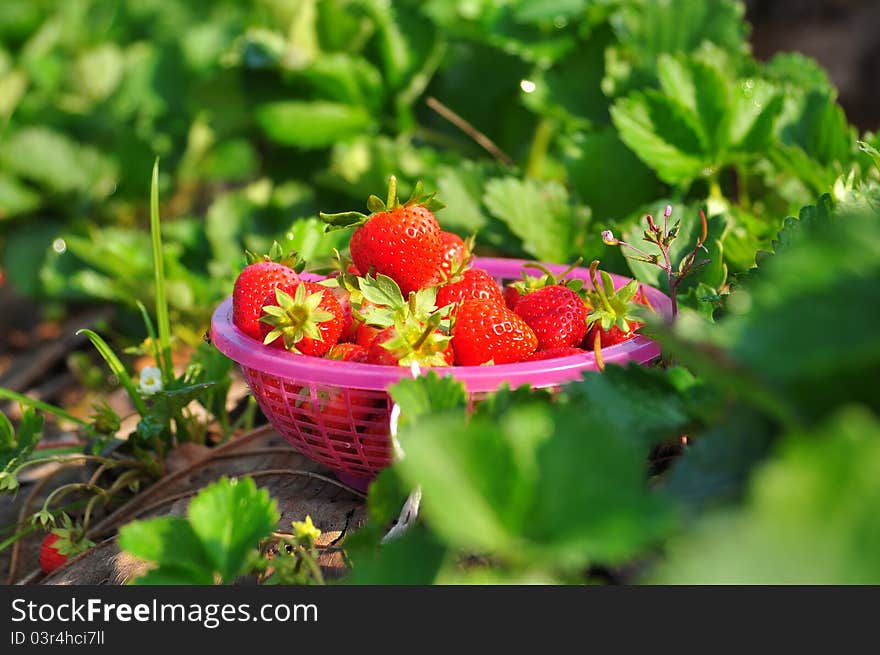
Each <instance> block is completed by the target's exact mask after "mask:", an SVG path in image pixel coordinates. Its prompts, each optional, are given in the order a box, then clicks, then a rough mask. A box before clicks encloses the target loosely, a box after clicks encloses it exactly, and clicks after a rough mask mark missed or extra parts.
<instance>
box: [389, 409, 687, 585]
mask: <svg viewBox="0 0 880 655" xmlns="http://www.w3.org/2000/svg"><path fill="white" fill-rule="evenodd" d="M550 407H551V406H550V405H547V404H544V403H541V402H536V401H533V402H531V403H528V404H525V405H518V406H517V405H513V406H511V407H510V408H509V409H508V410H507V411H506V413H505V414H504V415H503V416H501V417H500V418H498V419H492V418H490V417H488V416H486V415H485V414H482V415H480V414H478V415H477V416H475V417H473V418H472V419H471V420H470V421H469V422H465V421H464V417H463V416H451V415H445V416H444V415H434V416H430V417H423V419H422V420H421V421H420V422H419V424H418V426H407V427H404V428H403V429H402V430H401V434H400V441H401V445H402V447H403V449H404V451H405V452H406V457H404V458H403V459H402V460H401V461H400V462H399V463H398V464H397V465H396V466H397V467H398V469H399V470H400V472H401V474H402V476H403V478H404V479H405V480H406V481H407V482H409V483H410V484H412V485H416V484H419V485H421V487H422V490H423V498H422V508H423V511H424V516H425V517H426V520H428V521H429V523H430V525H431V527H432V528H433V529H434V530H436V531H437V532H438V534H440V535H441V536H442V537H443V538H444V539H445V540H447V542H449V543H450V544H452V545H454V546H457V547H460V548H463V549H466V550H476V551H478V552H485V551H488V552H492V553H495V554H496V555H498V556H500V557H502V558H503V559H505V560H507V561H509V562H520V563H522V562H527V561H530V560H533V558H539V559H543V560H544V561H548V562H553V565H554V566H555V567H558V568H559V569H561V570H577V569H578V568H580V567H582V566H584V565H586V564H587V563H590V562H593V563H596V562H618V561H621V560H622V559H623V558H626V557H629V556H632V555H633V554H635V553H637V552H639V551H640V550H642V549H643V548H645V547H646V546H647V545H648V544H650V543H652V542H653V541H655V540H656V539H657V538H659V536H660V535H662V534H663V533H664V532H665V531H666V530H667V529H669V527H670V526H671V525H672V523H671V521H672V514H671V510H670V508H669V507H668V506H667V505H666V503H665V501H663V500H662V499H661V498H660V497H657V496H654V495H652V494H650V493H649V492H648V491H647V488H646V484H645V479H644V470H643V460H644V456H645V453H644V452H643V451H642V450H641V448H640V447H639V446H637V445H636V444H635V443H634V442H633V440H631V439H629V438H626V437H625V436H624V435H622V434H619V433H617V432H616V431H615V430H613V429H612V428H610V427H607V426H604V425H603V424H602V423H600V422H597V421H593V420H590V419H587V420H586V421H585V420H584V417H583V415H582V413H581V412H580V411H578V410H577V409H576V408H574V407H561V408H558V409H556V410H554V411H553V413H552V415H551V413H550ZM611 498H613V499H614V501H613V502H611V501H610V499H611Z"/></svg>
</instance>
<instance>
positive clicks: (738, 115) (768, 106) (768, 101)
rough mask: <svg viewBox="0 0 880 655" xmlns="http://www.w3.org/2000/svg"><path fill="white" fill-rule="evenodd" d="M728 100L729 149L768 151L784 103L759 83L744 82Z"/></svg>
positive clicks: (768, 88)
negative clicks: (729, 113)
mask: <svg viewBox="0 0 880 655" xmlns="http://www.w3.org/2000/svg"><path fill="white" fill-rule="evenodd" d="M731 97H732V102H733V106H732V108H731V112H732V120H731V125H730V137H729V138H730V144H731V149H732V150H734V151H739V152H759V151H761V150H762V149H763V148H767V147H769V146H770V144H771V143H772V141H773V138H774V133H775V129H776V121H777V119H778V117H779V115H780V113H781V112H782V107H783V102H784V99H783V96H782V94H780V93H779V90H778V89H777V88H776V87H774V86H773V85H771V84H769V83H767V82H765V81H763V80H761V79H746V80H742V81H740V83H739V84H737V85H736V86H735V87H734V88H733V90H732V93H731Z"/></svg>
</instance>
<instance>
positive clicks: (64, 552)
mask: <svg viewBox="0 0 880 655" xmlns="http://www.w3.org/2000/svg"><path fill="white" fill-rule="evenodd" d="M61 519H62V525H63V527H60V528H55V529H53V530H52V531H51V532H50V533H49V534H47V535H46V536H45V537H44V538H43V541H42V543H41V544H40V568H41V569H42V570H43V572H44V573H51V572H52V571H54V570H55V569H57V568H58V567H59V566H61V565H63V564H64V563H65V562H67V560H68V559H69V558H70V557H72V556H74V555H78V554H80V553H82V552H85V551H86V550H88V549H89V548H91V547H92V546H94V545H95V544H94V542H92V541H90V540H89V539H86V537H85V533H84V531H83V528H82V526H79V525H74V524H73V521H71V520H70V517H69V516H68V515H67V514H63V515H62V517H61Z"/></svg>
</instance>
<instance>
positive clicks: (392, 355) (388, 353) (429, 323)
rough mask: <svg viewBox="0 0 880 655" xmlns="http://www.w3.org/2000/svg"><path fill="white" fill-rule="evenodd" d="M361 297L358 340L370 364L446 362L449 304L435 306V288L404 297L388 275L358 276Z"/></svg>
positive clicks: (449, 357) (450, 360) (447, 363)
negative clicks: (365, 350)
mask: <svg viewBox="0 0 880 655" xmlns="http://www.w3.org/2000/svg"><path fill="white" fill-rule="evenodd" d="M358 287H359V289H360V292H361V294H362V295H363V297H364V302H363V304H362V306H361V315H362V317H363V320H364V325H363V326H362V327H360V328H358V342H359V343H362V344H363V345H365V347H366V348H367V361H368V362H370V363H371V364H384V365H389V366H397V365H400V366H409V365H410V364H412V363H414V362H417V363H419V364H422V365H425V366H449V365H451V362H452V356H451V354H450V353H451V350H450V349H449V337H448V336H447V331H448V325H449V321H448V319H447V318H446V316H447V314H448V313H449V308H448V307H441V308H438V307H437V302H436V300H437V289H436V287H429V288H427V289H422V290H421V291H418V292H410V294H409V298H408V299H407V300H404V298H403V293H402V292H401V290H400V287H398V286H397V284H396V283H395V282H394V280H392V279H391V278H390V277H388V276H387V275H376V276H375V277H371V276H369V275H367V276H365V277H361V278H358ZM368 341H369V343H367V342H368Z"/></svg>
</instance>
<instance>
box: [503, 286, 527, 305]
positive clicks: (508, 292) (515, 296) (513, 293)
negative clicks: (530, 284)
mask: <svg viewBox="0 0 880 655" xmlns="http://www.w3.org/2000/svg"><path fill="white" fill-rule="evenodd" d="M516 285H517V283H516V282H513V283H511V284H508V285H506V286H505V287H504V291H503V292H502V294H501V295H502V296H503V297H504V304H505V305H507V308H508V309H516V305H517V303H518V302H519V301H520V298H522V297H523V295H524V293H522V292H520V290H519V288H518V287H517V286H516Z"/></svg>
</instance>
